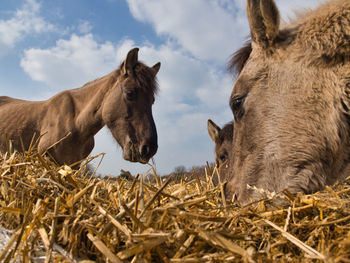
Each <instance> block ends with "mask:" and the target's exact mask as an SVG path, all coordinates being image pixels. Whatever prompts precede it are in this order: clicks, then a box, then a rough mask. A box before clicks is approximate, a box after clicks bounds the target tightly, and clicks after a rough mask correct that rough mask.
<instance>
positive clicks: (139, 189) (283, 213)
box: [0, 151, 350, 262]
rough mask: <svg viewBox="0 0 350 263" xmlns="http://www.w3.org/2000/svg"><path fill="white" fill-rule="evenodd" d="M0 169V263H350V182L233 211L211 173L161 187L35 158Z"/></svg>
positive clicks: (14, 159)
mask: <svg viewBox="0 0 350 263" xmlns="http://www.w3.org/2000/svg"><path fill="white" fill-rule="evenodd" d="M87 161H89V160H87ZM0 166H1V167H0V180H1V187H0V204H1V208H0V222H1V227H3V228H4V229H0V230H1V231H0V239H1V240H0V244H1V242H3V243H4V244H3V249H2V251H0V261H1V262H107V261H108V262H309V261H313V262H317V261H327V262H350V231H349V230H350V179H349V178H348V179H347V180H346V181H345V182H344V183H342V184H338V185H336V186H334V187H327V188H326V189H325V190H324V191H321V192H318V193H316V194H313V195H305V196H298V197H297V198H294V197H292V196H290V195H289V194H288V193H287V192H286V193H285V194H284V195H283V196H282V198H285V196H288V197H289V198H290V199H287V200H289V201H287V202H288V205H287V206H284V207H280V206H279V205H278V203H280V202H279V200H278V199H280V198H281V196H279V197H278V195H275V194H274V195H273V196H274V197H273V198H275V199H270V200H267V199H266V200H262V201H260V202H255V203H253V204H251V205H249V206H245V207H238V206H237V205H234V204H232V203H231V202H228V201H226V202H225V200H223V198H222V186H221V185H219V186H215V185H214V184H213V182H212V178H213V173H215V172H213V171H212V169H210V167H209V166H208V167H207V173H206V174H204V175H203V176H200V177H197V176H192V177H191V178H190V179H186V178H185V177H182V179H181V180H172V179H171V178H168V179H167V180H166V181H164V180H160V179H162V178H158V176H157V174H156V173H155V171H154V170H151V171H153V177H154V180H147V179H146V177H145V176H143V175H141V176H137V177H135V178H134V180H133V181H130V180H127V179H125V178H107V179H106V178H104V179H102V178H96V177H91V176H89V172H88V171H87V169H86V164H85V165H82V167H81V168H80V169H79V170H72V169H71V168H70V167H68V166H62V167H58V166H56V165H55V164H54V163H52V162H50V161H49V160H48V159H47V158H45V157H42V156H40V155H39V154H38V153H36V152H35V151H30V152H27V153H26V154H19V153H13V154H11V155H9V154H2V155H0ZM256 191H259V189H256ZM276 196H277V197H276ZM276 198H278V199H276ZM285 202H286V201H285ZM6 229H7V230H6ZM9 230H11V232H9ZM2 233H5V236H3V238H2ZM9 233H11V236H9Z"/></svg>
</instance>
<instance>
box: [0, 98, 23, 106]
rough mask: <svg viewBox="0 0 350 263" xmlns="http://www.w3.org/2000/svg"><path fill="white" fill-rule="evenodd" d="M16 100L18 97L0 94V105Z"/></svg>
mask: <svg viewBox="0 0 350 263" xmlns="http://www.w3.org/2000/svg"><path fill="white" fill-rule="evenodd" d="M16 101H21V100H19V99H14V98H11V97H8V96H0V106H2V105H5V104H8V103H11V102H16Z"/></svg>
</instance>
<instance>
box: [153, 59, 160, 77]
mask: <svg viewBox="0 0 350 263" xmlns="http://www.w3.org/2000/svg"><path fill="white" fill-rule="evenodd" d="M152 69H153V71H154V76H155V75H157V73H158V71H159V69H160V62H158V63H156V64H154V65H153V67H152Z"/></svg>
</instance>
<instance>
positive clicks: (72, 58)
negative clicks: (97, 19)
mask: <svg viewBox="0 0 350 263" xmlns="http://www.w3.org/2000/svg"><path fill="white" fill-rule="evenodd" d="M120 60H121V58H120V57H118V54H117V46H115V45H113V44H112V43H111V42H108V41H106V42H103V43H97V42H96V40H95V39H94V37H93V35H92V34H87V35H83V36H78V35H75V34H73V35H72V36H71V37H70V39H68V40H64V39H60V40H58V41H57V42H56V46H54V47H51V48H48V49H37V48H31V49H28V50H25V52H24V56H23V58H22V59H21V66H22V68H23V69H24V71H25V72H26V73H27V74H28V75H29V76H30V77H31V78H32V79H33V80H36V81H40V82H44V83H46V84H48V85H49V86H50V87H53V88H60V89H62V88H64V89H68V88H74V87H77V86H80V85H82V84H84V83H85V82H87V81H89V80H93V79H95V78H97V77H100V76H103V75H105V74H107V73H108V72H110V71H112V70H113V69H115V68H116V67H117V66H119V63H120V62H119V61H120Z"/></svg>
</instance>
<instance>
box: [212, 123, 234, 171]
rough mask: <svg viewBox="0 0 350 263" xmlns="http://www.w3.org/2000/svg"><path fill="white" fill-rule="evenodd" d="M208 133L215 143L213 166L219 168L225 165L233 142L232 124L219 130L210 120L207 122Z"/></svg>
mask: <svg viewBox="0 0 350 263" xmlns="http://www.w3.org/2000/svg"><path fill="white" fill-rule="evenodd" d="M208 133H209V136H210V138H211V139H212V141H213V142H214V143H215V164H216V165H217V166H218V167H219V166H222V165H224V164H227V161H228V159H229V154H230V151H231V147H232V140H233V122H229V123H227V124H225V125H224V127H223V128H222V129H221V128H220V127H219V126H217V125H216V123H215V122H213V121H212V120H210V119H209V120H208Z"/></svg>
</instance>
